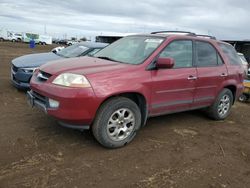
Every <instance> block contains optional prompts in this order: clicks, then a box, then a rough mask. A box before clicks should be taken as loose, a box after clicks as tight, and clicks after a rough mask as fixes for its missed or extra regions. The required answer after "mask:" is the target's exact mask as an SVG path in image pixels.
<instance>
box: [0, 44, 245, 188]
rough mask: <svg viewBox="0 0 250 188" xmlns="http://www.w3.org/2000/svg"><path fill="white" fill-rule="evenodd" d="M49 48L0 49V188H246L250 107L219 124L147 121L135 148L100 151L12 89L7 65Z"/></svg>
mask: <svg viewBox="0 0 250 188" xmlns="http://www.w3.org/2000/svg"><path fill="white" fill-rule="evenodd" d="M51 48H52V46H38V47H37V48H36V49H35V50H33V51H32V50H31V49H29V48H28V44H14V43H7V42H2V43H0V187H1V188H5V187H18V188H22V187H32V188H35V187H60V188H61V187H72V188H77V187H108V188H112V187H121V188H123V187H159V188H162V187H172V188H175V187H191V188H195V187H199V188H201V187H209V188H220V187H221V188H226V187H232V188H238V187H239V188H247V187H249V186H250V116H249V110H250V103H238V102H237V103H236V105H234V106H233V110H232V113H231V115H230V117H229V118H228V119H227V120H225V121H219V122H216V121H213V120H210V119H209V118H207V117H206V115H205V114H204V113H203V112H201V111H192V112H185V113H179V114H172V115H166V116H161V117H156V118H151V119H149V120H148V123H147V125H146V127H144V128H142V129H141V131H140V132H139V133H138V134H137V136H136V138H135V139H134V141H133V142H132V143H130V144H129V145H127V146H126V147H123V148H121V149H115V150H109V149H105V148H103V147H102V146H100V145H99V144H98V143H97V142H96V141H95V140H94V138H93V136H92V135H91V133H90V131H86V132H79V131H76V130H71V129H66V128H62V127H60V126H59V125H57V123H56V121H55V120H54V119H53V118H51V117H48V116H46V115H45V114H44V113H42V112H40V111H39V110H36V109H32V108H30V107H29V106H28V105H27V102H26V97H25V93H24V92H22V91H18V90H17V89H15V88H14V87H13V86H12V85H11V83H10V61H11V59H13V58H15V57H18V56H21V55H24V54H29V53H35V52H45V51H49V50H50V49H51Z"/></svg>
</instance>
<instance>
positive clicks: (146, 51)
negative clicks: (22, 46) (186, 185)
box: [27, 32, 244, 148]
mask: <svg viewBox="0 0 250 188" xmlns="http://www.w3.org/2000/svg"><path fill="white" fill-rule="evenodd" d="M243 74H244V70H243V69H242V67H241V65H240V59H239V57H238V55H237V54H236V52H235V50H234V48H233V47H232V46H231V45H229V44H227V43H224V42H221V41H218V40H216V39H214V38H211V37H210V38H209V37H204V36H203V37H201V36H198V35H195V34H193V33H186V34H184V35H179V34H173V33H168V32H155V33H152V34H148V35H133V36H128V37H125V38H122V39H120V40H118V41H116V42H114V43H112V44H111V45H109V46H108V47H106V48H104V49H103V50H101V51H100V52H98V53H97V54H96V55H95V56H94V57H77V58H70V59H64V60H58V61H53V62H50V63H48V64H45V65H43V66H41V67H40V69H39V70H37V71H36V72H35V74H34V75H33V77H32V79H31V89H32V90H31V91H29V92H28V93H27V96H28V100H29V101H30V103H31V105H32V106H37V107H39V108H42V109H43V110H44V111H45V112H46V113H47V114H49V115H51V116H53V117H55V118H56V119H58V120H59V122H60V124H61V125H63V126H66V127H71V128H75V129H89V128H91V130H92V132H93V135H94V136H95V138H96V139H97V141H98V142H99V143H101V144H102V145H103V146H105V147H109V148H116V147H121V146H124V145H125V144H127V143H129V142H130V141H131V140H132V139H133V138H134V136H135V135H136V132H137V131H138V130H139V129H140V127H142V126H143V125H145V124H146V120H147V118H148V117H152V116H159V115H164V114H169V113H175V112H180V111H186V110H194V109H200V108H206V109H207V111H208V114H209V116H210V117H211V118H213V119H215V120H222V119H224V118H226V117H227V116H228V115H229V112H230V109H231V106H232V105H233V103H234V101H235V99H237V98H238V96H239V94H240V93H241V91H242V89H243V85H242V81H243Z"/></svg>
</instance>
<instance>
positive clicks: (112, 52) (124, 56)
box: [94, 36, 164, 65]
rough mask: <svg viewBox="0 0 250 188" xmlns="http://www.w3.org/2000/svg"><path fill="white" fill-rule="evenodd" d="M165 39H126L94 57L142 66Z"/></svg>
mask: <svg viewBox="0 0 250 188" xmlns="http://www.w3.org/2000/svg"><path fill="white" fill-rule="evenodd" d="M163 40H164V38H160V37H147V36H131V37H130V36H129V37H124V38H122V39H120V40H118V41H116V42H114V43H112V44H110V45H109V46H108V47H106V48H104V49H103V50H101V51H99V52H97V53H96V54H95V55H94V57H97V58H102V59H107V60H111V61H117V62H120V63H128V64H134V65H136V64H141V63H142V62H144V60H145V59H147V58H148V57H149V55H151V54H152V53H153V51H155V49H156V48H157V47H158V46H159V45H160V44H161V43H162V42H163Z"/></svg>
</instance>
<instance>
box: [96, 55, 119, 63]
mask: <svg viewBox="0 0 250 188" xmlns="http://www.w3.org/2000/svg"><path fill="white" fill-rule="evenodd" d="M97 58H100V59H106V60H109V61H115V62H119V61H117V60H114V59H112V58H110V57H106V56H97Z"/></svg>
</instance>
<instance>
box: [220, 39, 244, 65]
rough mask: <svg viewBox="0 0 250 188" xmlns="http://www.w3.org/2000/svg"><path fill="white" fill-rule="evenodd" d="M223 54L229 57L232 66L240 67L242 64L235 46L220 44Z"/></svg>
mask: <svg viewBox="0 0 250 188" xmlns="http://www.w3.org/2000/svg"><path fill="white" fill-rule="evenodd" d="M219 45H220V47H221V49H222V51H223V53H224V54H225V55H226V56H227V57H228V59H229V62H230V64H233V65H239V64H241V63H240V58H239V56H238V55H237V53H236V51H235V49H234V47H233V46H231V45H230V44H222V43H221V44H219Z"/></svg>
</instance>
